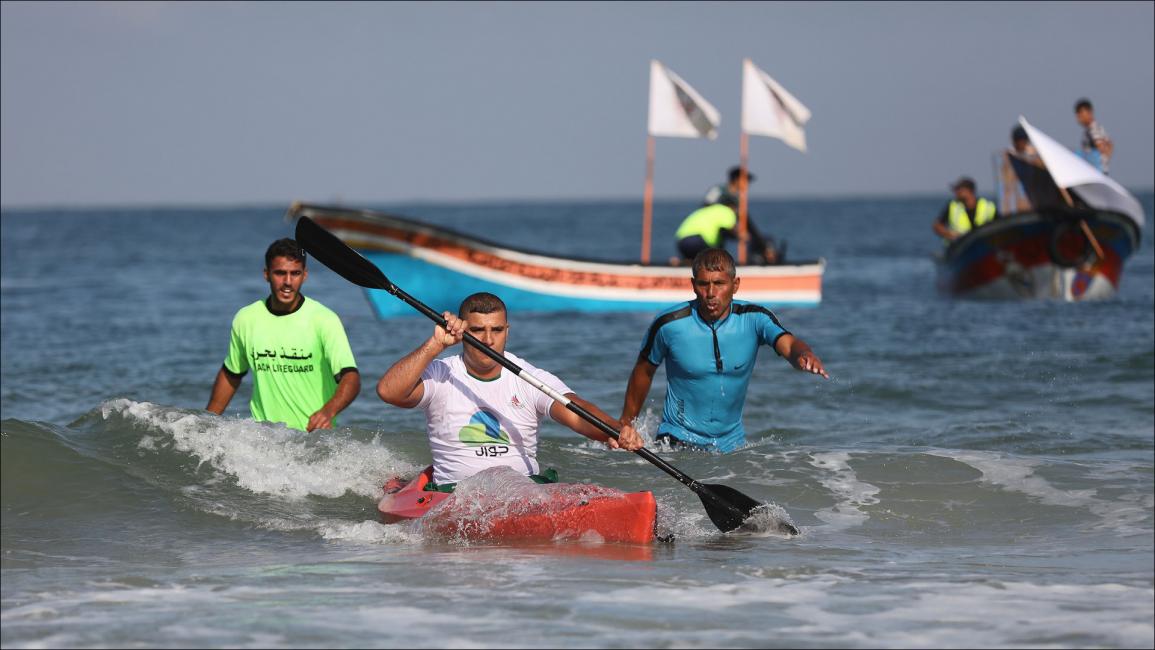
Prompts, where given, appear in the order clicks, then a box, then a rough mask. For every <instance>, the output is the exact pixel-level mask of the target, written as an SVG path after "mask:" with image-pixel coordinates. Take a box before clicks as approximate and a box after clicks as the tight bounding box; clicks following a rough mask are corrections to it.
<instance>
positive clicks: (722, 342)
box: [621, 248, 830, 453]
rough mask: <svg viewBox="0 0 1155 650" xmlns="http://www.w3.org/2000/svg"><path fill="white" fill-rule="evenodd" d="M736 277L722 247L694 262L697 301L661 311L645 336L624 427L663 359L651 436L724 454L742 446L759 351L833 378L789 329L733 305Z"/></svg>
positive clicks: (765, 314) (761, 311) (761, 312)
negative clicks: (660, 402)
mask: <svg viewBox="0 0 1155 650" xmlns="http://www.w3.org/2000/svg"><path fill="white" fill-rule="evenodd" d="M736 273H737V272H736V269H735V265H734V259H733V258H732V257H731V256H730V254H729V253H727V252H726V251H724V250H722V249H718V248H711V249H707V250H705V251H703V252H701V253H699V254H698V256H697V257H695V258H694V263H693V277H692V279H691V285H692V286H693V289H694V294H695V296H696V298H695V299H694V300H691V301H689V302H684V303H680V304H677V305H674V306H672V307H670V308H668V309H666V310H665V311H663V312H662V313H660V314H659V315H658V317H657V318H656V319H654V321H653V323H652V324H651V325H650V328H649V330H647V331H646V336H645V339H644V340H643V341H642V350H641V353H640V354H638V361H637V363H635V364H634V369H633V372H632V373H630V379H629V384H628V385H627V386H626V400H625V405H624V406H623V407H622V417H621V421H622V422H625V423H631V422H633V421H634V418H636V417H637V416H638V413H640V412H641V410H642V406H643V404H644V403H645V401H646V395H647V394H648V393H649V392H650V385H651V384H652V383H653V380H654V373H655V372H656V371H657V370H658V366H659V365H661V364H662V362H663V361H664V362H666V384H667V388H666V401H665V407H664V408H663V409H662V422H661V424H660V425H659V426H658V432H657V436H656V438H657V439H658V440H659V441H661V442H665V443H667V444H671V445H679V446H681V445H685V446H690V447H696V448H700V449H707V450H714V451H720V452H723V453H724V452H729V451H733V450H734V449H736V448H737V447H738V446H740V445H742V444H743V443H745V441H746V430H745V429H744V428H743V426H742V407H743V405H744V404H745V402H746V391H747V389H748V388H749V386H750V377H751V375H752V374H753V372H754V364H755V362H756V361H757V358H758V347H759V346H761V345H768V346H770V347H771V348H773V349H774V351H775V352H777V353H778V354H779V356H781V357H783V358H784V359H786V360H787V361H788V362H789V363H790V365H792V366H794V367H795V368H796V369H798V370H802V371H805V372H811V373H814V374H817V375H822V376H823V377H825V378H827V379H829V378H830V375H828V374H827V373H826V369H825V368H824V367H823V365H822V360H820V359H819V358H818V356H817V355H816V354H814V352H813V350H811V349H810V346H809V345H807V344H806V342H805V341H803V340H802V339H800V338H797V337H796V336H794V335H793V334H791V333H790V332H788V331H786V329H784V328H783V327H782V324H781V323H780V322H779V321H778V318H777V317H775V316H774V314H773V313H772V312H771V311H770V310H769V309H766V308H765V307H762V306H759V305H755V304H752V303H748V302H744V301H739V300H734V294H735V293H736V292H737V291H738V285H739V283H740V280H739V278H738V277H736Z"/></svg>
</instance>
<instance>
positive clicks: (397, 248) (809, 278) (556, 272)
mask: <svg viewBox="0 0 1155 650" xmlns="http://www.w3.org/2000/svg"><path fill="white" fill-rule="evenodd" d="M302 216H307V217H309V218H310V219H312V220H313V221H315V222H317V223H318V224H320V225H321V226H323V227H324V228H325V229H326V230H328V231H330V232H331V233H333V234H334V235H336V236H337V237H338V238H339V239H341V240H342V241H344V242H345V243H346V244H348V245H349V246H351V247H352V248H354V249H356V250H357V251H358V252H359V253H361V254H362V255H363V256H364V257H366V258H367V259H369V260H370V261H371V262H373V264H374V265H376V266H377V267H378V268H379V269H381V271H382V272H383V273H385V275H386V276H387V277H388V278H389V279H390V280H391V281H393V282H394V283H396V284H398V285H400V286H404V287H406V289H407V290H408V291H410V292H412V293H414V294H419V295H421V296H423V297H425V299H426V302H429V303H430V304H431V305H432V306H433V307H434V308H435V309H437V310H438V311H441V310H455V309H457V306H458V304H459V303H460V302H461V300H462V298H464V297H465V296H467V295H469V294H472V293H475V292H479V291H488V292H490V293H494V294H497V295H499V296H501V299H502V300H503V301H504V302H505V303H506V305H507V306H508V307H509V308H510V309H511V310H514V311H518V312H523V311H524V312H557V311H577V312H626V311H647V312H652V311H657V310H658V309H661V308H663V307H667V306H669V305H672V304H674V303H676V302H679V301H683V300H690V299H692V298H693V297H694V293H693V291H692V289H691V288H690V280H689V277H690V276H689V269H687V268H686V267H685V266H669V265H652V266H651V265H644V264H640V263H637V262H607V261H597V260H590V259H578V258H570V257H559V256H555V255H549V254H546V253H540V252H533V251H528V250H521V249H516V248H511V247H509V246H505V245H502V244H497V243H494V242H490V241H485V240H482V239H479V238H476V237H473V236H470V235H466V234H462V233H459V232H455V231H453V230H450V229H448V228H443V227H441V226H437V225H433V224H429V223H423V222H421V221H417V220H414V219H409V218H406V217H400V216H396V215H392V214H387V213H384V212H378V211H374V210H362V209H354V208H345V207H335V206H322V205H311V204H304V203H295V204H293V205H292V206H291V207H290V208H289V211H288V213H287V214H286V219H287V220H289V221H295V220H296V219H297V218H298V217H302ZM825 265H826V263H825V261H824V260H821V259H818V260H813V261H805V262H796V263H793V264H780V265H775V266H741V267H739V269H738V275H739V276H740V277H741V278H742V298H743V299H744V300H748V301H750V302H754V303H758V304H761V305H764V306H766V307H771V308H773V307H784V306H789V307H812V306H815V305H817V304H818V303H819V302H820V301H821V299H822V274H823V270H824V269H825ZM366 296H367V297H368V299H369V303H370V304H371V305H372V307H373V309H374V311H375V312H376V314H377V316H378V317H380V318H383V319H384V318H392V317H395V316H402V315H407V314H410V313H412V311H411V310H410V309H409V308H407V307H406V306H405V305H404V304H403V303H401V302H399V301H398V300H396V299H395V298H393V297H392V296H391V295H389V294H388V293H387V292H385V291H380V290H377V289H367V290H366Z"/></svg>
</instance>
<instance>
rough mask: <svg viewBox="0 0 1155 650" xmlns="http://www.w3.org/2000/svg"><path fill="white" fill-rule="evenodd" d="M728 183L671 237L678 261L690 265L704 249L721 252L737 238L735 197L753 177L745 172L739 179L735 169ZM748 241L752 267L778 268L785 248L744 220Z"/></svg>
mask: <svg viewBox="0 0 1155 650" xmlns="http://www.w3.org/2000/svg"><path fill="white" fill-rule="evenodd" d="M728 176H729V181H728V182H727V183H724V184H718V185H715V186H713V187H711V188H710V189H709V190H708V191H707V192H706V196H705V197H704V198H703V199H702V205H701V207H699V208H698V209H697V210H695V211H694V212H692V213H691V214H690V215H689V216H687V217H686V218H685V219H684V220H683V221H682V223H681V225H680V226H678V230H677V232H676V233H675V234H674V236H675V238H676V239H677V247H678V253H679V254H680V255H681V259H680V260H678V258H675V261H689V260H692V259H694V257H695V256H696V255H697V254H698V253H700V252H702V251H704V250H706V249H707V248H721V247H723V246H724V245H725V242H726V240H727V239H737V237H738V196H739V194H740V192H741V191H742V190H743V189H748V188H749V186H750V183H751V182H752V181H753V180H754V174H751V173H750V172H749V170H747V171H746V178H745V180H743V178H742V168H741V167H738V166H734V167H731V168H730V171H729V174H728ZM746 229H747V232H748V233H749V235H750V237H749V239H748V241H747V248H746V250H747V254H748V260H749V262H750V263H751V264H781V263H782V261H783V258H784V257H785V248H786V247H785V245H783V246H782V247H781V248H779V247H778V246H776V245H775V243H774V239H773V238H772V237H763V236H762V233H760V232H759V231H758V228H757V226H755V225H754V220H753V219H747V220H746Z"/></svg>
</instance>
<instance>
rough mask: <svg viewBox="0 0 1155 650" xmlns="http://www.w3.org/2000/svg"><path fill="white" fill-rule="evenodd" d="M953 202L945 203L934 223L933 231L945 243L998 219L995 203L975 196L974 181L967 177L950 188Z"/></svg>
mask: <svg viewBox="0 0 1155 650" xmlns="http://www.w3.org/2000/svg"><path fill="white" fill-rule="evenodd" d="M950 188H951V190H953V191H954V200H953V201H949V202H947V204H946V206H945V207H943V209H942V212H940V213H939V215H938V218H937V219H935V221H934V231H935V232H936V233H937V234H938V235H939V236H940V237H942V238H943V239H944V240H946V241H947V242H950V241H952V240H955V239H958V238H959V237H962V236H963V235H965V234H966V233H968V232H970V231H971V229H973V228H978V227H979V226H981V225H983V224H984V223H987V222H989V221H994V219H995V218H996V217H998V208H997V207H996V206H995V202H994V201H991V200H990V199H984V198H981V197H979V196H978V195H977V194H975V182H974V179H972V178H969V177H967V176H963V177H962V178H960V179H958V180H957V181H955V183H954V184H953V185H951V186H950Z"/></svg>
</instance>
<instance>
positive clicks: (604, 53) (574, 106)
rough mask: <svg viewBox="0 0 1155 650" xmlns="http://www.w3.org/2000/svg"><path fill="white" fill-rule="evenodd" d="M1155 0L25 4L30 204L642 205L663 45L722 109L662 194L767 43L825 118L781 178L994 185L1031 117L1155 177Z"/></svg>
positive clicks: (734, 158) (882, 191)
mask: <svg viewBox="0 0 1155 650" xmlns="http://www.w3.org/2000/svg"><path fill="white" fill-rule="evenodd" d="M1153 7H1155V4H1153V3H1151V2H1141V3H1116V2H1093V3H1079V2H1061V3H1051V2H1026V3H1005V2H996V3H981V2H962V3H952V2H934V3H916V2H898V3H888V2H877V3H874V2H872V3H820V2H805V3H776V2H774V3H754V2H735V3H728V2H722V3H718V2H710V3H706V2H677V3H673V2H640V3H632V2H589V3H584V2H578V3H567V2H543V3H534V2H518V3H503V2H501V3H492V2H468V3H452V2H446V3H432V2H430V3H407V2H390V3H367V2H355V3H308V2H288V3H278V2H256V3H247V2H237V3H225V2H220V3H217V2H212V3H193V2H172V3H168V2H160V3H155V2H126V3H120V2H81V3H66V2H57V3H41V2H3V4H2V13H3V15H2V20H0V27H2V39H0V47H2V53H0V54H2V56H0V68H2V84H0V90H2V96H0V99H2V104H3V110H2V114H0V122H2V124H0V126H2V134H0V148H2V156H0V190H2V191H0V205H2V206H3V207H4V208H24V207H85V206H128V207H131V206H157V205H264V204H271V205H284V204H287V203H288V202H290V201H292V200H303V201H314V202H332V201H341V202H343V203H346V204H364V205H366V206H388V205H389V204H393V203H413V202H459V201H478V200H484V201H505V200H555V199H557V200H601V199H625V200H638V201H640V200H641V197H642V193H643V186H644V178H645V150H646V115H647V101H648V87H649V86H648V84H649V67H650V66H649V62H650V59H658V60H660V61H661V62H662V63H664V64H665V65H666V66H668V67H669V68H670V69H671V70H673V71H674V72H676V73H677V74H678V75H679V76H680V77H681V78H682V79H684V80H685V81H686V82H688V83H689V84H690V85H692V86H693V87H694V88H695V89H696V90H697V91H698V92H699V93H700V94H701V95H703V96H704V97H705V98H706V99H707V100H708V101H710V102H711V103H712V104H713V105H714V106H715V107H717V108H718V110H719V111H720V112H721V115H722V123H721V126H720V128H719V135H718V138H717V139H716V140H712V141H711V140H706V139H683V138H658V139H657V140H656V147H655V150H656V162H655V177H654V191H655V197H656V198H657V199H658V200H662V199H673V198H681V197H697V196H700V195H701V194H702V193H703V192H704V191H705V190H706V188H707V187H709V186H710V185H711V184H714V183H718V182H721V181H722V180H724V175H725V171H726V169H728V168H729V167H730V166H731V165H734V164H736V163H737V162H738V155H739V135H740V134H739V128H738V125H739V121H740V102H741V65H742V60H743V59H744V58H747V57H748V58H750V59H752V60H753V62H754V63H755V64H756V65H758V66H759V67H760V68H762V69H763V70H765V71H766V72H767V73H768V74H769V75H770V76H772V77H773V78H774V79H775V80H777V81H778V82H779V83H780V84H782V85H783V86H784V87H785V88H786V89H788V90H789V91H790V92H791V93H792V94H793V95H794V96H795V97H797V98H798V99H799V100H801V101H802V102H803V103H804V104H805V105H806V106H807V107H808V108H809V109H810V110H811V112H812V113H813V117H812V118H811V120H810V122H809V123H808V124H807V126H806V137H807V140H808V144H809V150H808V151H807V152H806V153H801V152H798V151H795V150H793V149H790V148H789V147H787V146H785V145H784V144H783V143H782V142H780V141H778V140H774V139H770V138H764V137H753V138H751V141H750V169H751V171H752V172H754V173H755V174H756V175H757V180H756V182H755V183H754V184H753V185H752V186H751V194H752V196H753V197H755V198H776V197H819V198H821V197H831V198H839V197H852V196H874V195H903V194H912V193H913V194H935V193H941V194H942V195H943V196H944V197H945V196H946V195H947V194H948V192H947V189H946V188H947V185H948V183H949V182H951V181H953V180H954V179H956V178H957V177H958V176H960V175H969V176H973V177H974V178H975V179H976V180H977V181H978V184H979V191H980V193H981V194H987V195H990V194H991V193H992V192H993V183H994V181H993V178H994V171H993V164H992V157H993V154H994V153H995V152H996V151H998V150H1000V149H1002V148H1004V147H1006V146H1007V145H1008V144H1009V135H1010V131H1011V129H1012V127H1013V126H1014V125H1015V121H1016V119H1017V117H1018V116H1019V115H1024V116H1026V117H1027V119H1028V120H1030V122H1031V123H1032V124H1033V125H1034V126H1036V127H1038V128H1040V129H1041V130H1043V131H1044V132H1045V133H1047V134H1049V135H1051V136H1052V137H1053V138H1055V139H1057V140H1058V141H1059V142H1061V143H1063V144H1065V145H1067V146H1068V147H1069V148H1073V149H1076V148H1077V147H1078V143H1079V140H1080V137H1081V128H1080V127H1079V126H1078V125H1077V124H1076V123H1075V120H1074V114H1073V106H1074V103H1075V101H1076V100H1077V99H1078V98H1080V97H1084V96H1085V97H1089V98H1091V100H1092V101H1093V102H1094V104H1095V109H1096V116H1097V117H1098V119H1099V121H1100V122H1101V123H1102V124H1103V126H1104V127H1105V128H1106V129H1107V131H1108V132H1109V133H1110V135H1111V137H1112V138H1113V140H1114V143H1115V157H1114V159H1113V160H1112V164H1111V173H1112V176H1113V177H1114V178H1115V179H1116V180H1118V181H1120V182H1121V183H1123V184H1124V185H1125V186H1127V187H1129V188H1132V189H1133V190H1144V189H1148V188H1151V187H1152V186H1153V185H1155V155H1153V150H1155V132H1153V131H1155V126H1153V124H1155V63H1153V62H1155V14H1153Z"/></svg>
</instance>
